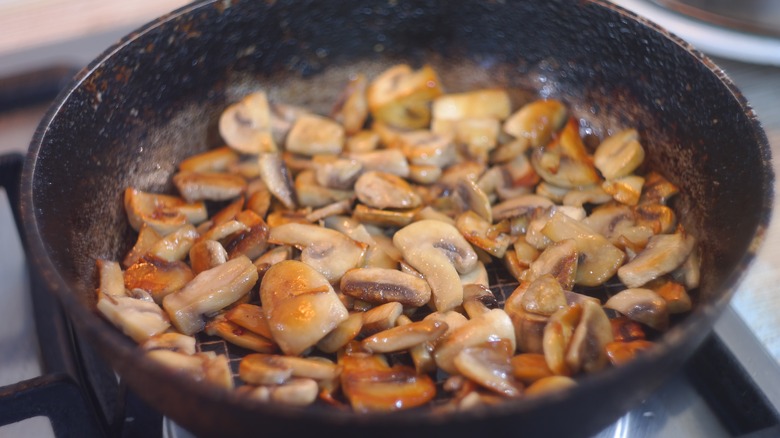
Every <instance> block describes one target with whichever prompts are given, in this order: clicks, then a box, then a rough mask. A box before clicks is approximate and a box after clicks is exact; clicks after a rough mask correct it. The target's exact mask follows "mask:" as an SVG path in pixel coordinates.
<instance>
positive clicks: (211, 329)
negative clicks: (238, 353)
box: [204, 315, 279, 353]
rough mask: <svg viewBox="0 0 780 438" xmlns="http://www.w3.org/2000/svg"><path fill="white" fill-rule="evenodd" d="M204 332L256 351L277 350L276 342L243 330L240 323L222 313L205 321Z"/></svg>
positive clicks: (273, 351) (271, 351)
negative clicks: (232, 320) (226, 317)
mask: <svg viewBox="0 0 780 438" xmlns="http://www.w3.org/2000/svg"><path fill="white" fill-rule="evenodd" d="M204 332H205V333H206V334H207V335H209V336H219V337H220V338H222V339H224V340H226V341H228V342H230V343H231V344H233V345H238V346H239V347H241V348H246V349H247V350H252V351H257V352H258V353H275V352H277V351H278V350H279V348H278V347H277V346H276V344H275V343H274V342H273V341H271V340H270V339H269V338H266V337H265V336H261V335H259V334H257V333H255V332H253V331H250V330H245V329H244V328H243V327H241V326H240V325H238V324H235V323H233V322H230V321H228V320H227V319H225V317H224V316H223V315H220V316H218V317H217V318H214V319H213V320H211V321H209V322H208V323H206V328H205V329H204Z"/></svg>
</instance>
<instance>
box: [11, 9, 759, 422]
mask: <svg viewBox="0 0 780 438" xmlns="http://www.w3.org/2000/svg"><path fill="white" fill-rule="evenodd" d="M399 62H406V63H409V64H412V65H416V66H419V65H422V64H423V63H428V64H430V65H432V66H433V67H434V68H435V69H436V70H437V71H438V72H439V74H440V76H441V77H442V82H443V84H445V86H446V87H447V89H448V90H450V91H459V90H466V89H474V88H477V87H487V86H505V87H509V88H511V89H513V90H525V92H526V93H527V96H526V97H527V98H528V97H530V96H536V97H545V98H546V97H550V98H557V99H561V100H563V101H564V102H566V103H567V104H568V105H569V107H570V108H571V111H572V113H573V114H574V115H575V116H576V117H578V118H581V119H583V120H587V121H588V122H587V123H583V125H582V128H583V132H587V133H589V134H592V135H595V136H598V137H604V136H605V135H607V134H609V133H610V132H612V131H614V130H618V129H622V128H627V127H634V128H637V129H638V131H639V133H640V135H641V137H642V138H643V144H644V146H645V148H646V150H647V155H648V157H647V159H646V160H647V162H648V165H649V167H651V168H654V169H657V170H659V171H661V172H662V173H663V174H665V175H667V176H668V177H670V179H671V180H672V181H673V182H674V183H676V184H677V185H678V186H680V187H681V194H680V196H678V197H677V203H676V205H675V208H676V209H677V211H678V212H679V218H680V220H681V221H682V222H683V224H684V225H685V226H686V228H687V229H688V230H689V231H690V232H692V233H693V234H694V235H695V236H696V237H697V238H698V239H699V241H700V242H701V250H702V255H703V257H702V259H703V260H702V272H703V278H702V280H701V287H700V289H699V290H698V292H697V294H696V297H695V298H696V306H695V310H694V311H693V312H692V314H690V315H689V316H688V317H686V318H684V319H683V320H682V321H681V322H680V323H679V324H677V325H675V326H674V327H673V328H672V329H671V330H670V331H669V332H668V334H666V335H665V336H664V337H663V339H662V340H661V342H660V344H659V346H658V347H657V348H654V349H652V350H650V351H649V353H648V354H647V355H645V356H643V357H640V358H638V359H637V360H635V361H633V362H632V363H630V364H628V365H626V366H623V367H619V368H616V369H610V370H608V371H606V372H602V373H598V374H595V375H591V376H587V377H585V378H583V379H582V380H581V382H580V385H578V386H577V387H576V388H574V389H572V390H568V391H565V392H561V393H557V394H553V395H549V396H545V397H541V398H538V399H533V400H531V399H524V400H517V401H511V402H507V403H504V404H500V405H498V406H493V407H490V408H483V409H475V410H473V411H468V412H459V413H455V414H441V415H438V414H437V415H432V414H431V413H430V412H428V411H425V410H414V411H408V412H399V413H393V414H386V415H378V414H377V415H373V414H372V415H360V416H358V415H354V414H352V413H349V412H345V411H341V410H337V409H321V408H309V409H297V408H286V407H280V406H276V405H262V404H259V403H258V404H253V403H248V402H246V401H242V400H240V399H239V398H238V397H237V396H235V395H234V394H232V393H226V392H223V391H221V390H219V389H218V388H215V387H211V386H209V385H206V384H193V383H192V382H191V381H190V380H189V379H188V378H186V377H183V376H181V375H177V374H175V373H172V372H171V371H169V370H167V369H165V368H163V367H161V366H159V365H158V364H156V363H153V362H151V361H149V360H147V359H146V358H144V357H142V356H141V355H140V354H139V351H138V349H137V348H136V346H135V345H134V343H133V342H132V341H130V340H129V339H128V338H126V337H124V336H123V335H122V334H120V332H119V331H118V330H116V329H114V328H113V327H112V326H110V325H109V323H107V322H106V321H105V320H103V319H102V318H100V317H99V316H98V315H97V313H96V312H95V310H94V306H95V287H96V284H97V282H96V275H95V259H96V258H99V257H101V258H108V259H113V260H117V259H119V258H120V256H121V255H122V254H124V252H125V251H127V249H128V248H130V247H131V246H132V243H133V239H134V233H133V232H132V230H131V229H130V227H129V225H128V223H127V221H126V218H125V214H124V212H123V209H122V202H121V193H122V190H123V189H124V188H125V187H128V186H134V187H137V188H140V189H142V190H147V191H169V192H172V191H173V188H172V187H171V185H170V183H169V177H170V176H171V174H172V173H173V172H174V171H175V169H176V165H177V163H178V162H179V161H181V160H182V159H183V158H184V157H186V156H188V155H191V154H194V153H197V152H200V151H203V150H206V149H208V148H210V147H215V146H218V145H220V144H221V143H220V139H219V136H218V134H217V130H216V120H217V119H218V115H219V113H220V111H221V110H222V109H223V108H224V107H225V106H226V105H227V104H228V103H230V102H233V101H235V100H238V99H239V98H240V97H241V96H243V95H244V94H246V93H248V92H250V91H252V90H256V89H263V90H266V91H268V93H269V97H270V99H272V100H279V101H284V102H287V103H293V104H299V105H305V106H308V107H311V108H314V109H315V110H317V111H320V112H323V113H327V112H328V111H329V109H330V105H331V104H332V103H333V102H335V99H336V97H337V94H338V93H339V92H340V90H341V89H342V88H343V86H344V84H345V83H346V80H347V78H348V77H349V75H350V74H352V73H356V72H364V73H366V74H367V75H369V76H371V75H374V74H376V73H377V72H379V71H381V70H383V69H385V68H387V67H389V66H391V65H393V64H396V63H399ZM611 130H612V131H611ZM773 179H774V175H773V173H772V170H771V163H770V149H769V146H768V143H767V139H766V136H765V134H764V133H763V131H762V129H761V127H760V124H759V122H758V121H757V120H756V118H755V115H754V114H753V112H752V111H751V110H750V108H749V107H748V105H747V104H746V102H745V100H744V98H743V97H742V96H741V94H740V93H739V91H738V90H737V89H736V87H735V86H734V85H733V84H732V83H731V82H730V80H729V79H728V78H727V77H726V76H725V74H724V73H723V72H722V71H721V70H720V69H719V68H718V67H717V66H716V65H714V64H713V63H712V62H711V61H710V60H708V59H707V58H706V57H704V56H702V55H701V54H700V53H698V52H697V51H695V50H694V49H692V48H691V47H690V46H688V45H687V44H686V43H684V42H682V41H680V40H679V39H677V38H675V37H674V36H672V35H669V34H668V33H666V32H664V31H663V30H661V29H659V28H658V27H657V26H655V25H653V24H652V23H649V22H647V21H644V20H642V19H640V18H637V17H636V16H634V15H632V14H631V13H629V12H627V11H625V10H622V9H620V8H618V7H615V6H613V5H611V4H610V3H608V2H606V1H601V0H545V1H525V2H521V1H511V0H504V1H468V2H466V1H462V2H460V1H459V2H451V1H450V2H448V1H434V0H417V1H405V0H392V1H387V0H385V1H370V0H346V1H338V2H320V1H284V0H277V1H265V2H261V1H235V0H233V1H228V0H225V1H202V2H197V3H194V4H192V5H189V6H186V7H184V8H182V9H180V10H178V11H175V12H173V13H171V14H169V15H167V16H164V17H161V18H159V19H158V20H156V21H154V22H152V23H150V24H148V25H147V26H145V27H143V28H141V29H140V30H138V31H137V32H135V33H133V34H131V35H128V36H127V37H126V38H125V39H123V40H122V41H121V42H119V43H118V44H116V45H115V46H113V47H111V48H110V49H108V50H107V51H106V52H105V53H103V54H102V55H101V56H100V57H99V58H98V59H96V60H95V61H94V62H92V63H91V64H90V65H89V66H88V67H86V68H85V69H84V70H82V71H81V72H80V73H79V74H78V75H77V76H76V77H75V78H74V80H73V81H72V83H71V84H70V86H69V87H68V89H66V90H65V91H64V92H63V93H62V94H61V95H60V96H59V98H58V99H57V101H56V103H55V105H53V106H52V108H51V109H50V111H49V112H48V114H47V116H46V117H45V118H44V120H43V121H42V123H41V125H40V127H39V129H38V131H37V133H36V136H35V138H34V140H33V143H32V145H31V147H30V150H29V153H28V156H27V160H26V163H25V167H24V172H23V181H22V211H23V219H24V225H25V234H26V237H27V239H28V241H29V243H30V258H31V259H32V262H33V263H34V265H35V267H36V268H37V269H38V270H39V271H40V275H41V276H42V278H43V280H44V281H45V283H46V284H47V285H48V287H49V288H50V289H51V291H52V292H53V293H54V294H55V295H56V296H57V297H58V298H59V300H60V301H61V302H62V303H63V307H64V308H65V310H66V312H67V314H68V315H69V316H70V318H71V319H72V320H73V322H74V325H75V327H76V330H77V333H78V335H79V336H80V338H81V339H83V340H85V341H86V342H88V343H89V344H90V345H91V346H92V347H94V349H95V350H97V351H98V353H99V354H100V355H101V356H102V357H104V358H105V359H106V360H107V361H108V363H109V364H110V365H111V366H112V367H113V368H114V369H115V370H116V372H117V373H118V375H119V376H121V378H122V379H125V381H126V382H127V383H128V385H129V386H130V387H131V388H132V389H133V390H134V391H135V392H137V393H138V394H140V395H141V397H143V398H144V399H145V400H146V401H147V402H148V403H149V404H151V405H152V406H153V407H155V408H157V409H159V410H160V411H162V412H163V413H164V414H166V415H168V416H169V417H171V418H172V419H173V420H175V421H176V422H177V423H179V424H180V425H182V426H184V427H185V428H187V429H189V430H191V431H193V432H195V433H197V434H199V435H202V436H216V435H219V436H227V435H250V434H251V435H261V434H262V435H266V436H272V435H280V434H287V435H292V436H296V434H303V433H312V432H314V433H317V434H324V435H328V436H329V435H336V434H338V435H340V436H353V435H354V436H366V435H367V434H370V435H371V436H399V434H403V435H405V436H406V435H415V436H423V435H427V436H431V435H436V436H444V435H450V436H472V435H477V434H479V435H480V436H490V434H494V433H495V434H523V435H530V436H533V435H542V434H543V435H547V436H564V435H566V436H578V435H589V434H593V433H595V432H597V431H598V430H600V429H601V428H603V427H605V426H606V425H607V424H609V423H611V422H612V421H614V420H615V419H617V418H618V417H619V416H620V415H621V414H622V413H624V412H626V411H627V410H629V409H630V408H631V407H632V406H634V405H635V404H636V403H638V402H639V401H640V400H642V398H644V397H646V396H647V395H648V394H649V393H650V392H651V391H652V390H653V389H655V388H656V387H657V386H658V385H659V384H660V383H661V382H662V381H663V379H664V378H665V377H667V376H668V375H669V374H670V373H672V372H673V371H674V370H676V369H677V368H678V367H679V366H680V365H681V364H682V363H683V362H684V361H685V359H686V358H687V357H688V356H689V355H690V354H691V353H692V352H693V351H694V350H695V348H696V347H697V346H698V345H699V344H700V342H701V341H702V340H703V339H704V338H705V336H707V335H708V334H709V332H710V330H711V327H712V324H713V322H714V320H715V319H716V317H717V316H718V314H719V313H720V312H721V310H722V309H723V308H724V306H726V304H727V302H728V300H729V298H730V297H731V295H732V294H733V292H734V289H735V286H736V284H737V282H738V280H739V279H740V278H741V277H742V275H743V274H744V272H745V269H746V267H747V266H748V264H749V262H750V261H751V259H752V258H753V256H754V252H755V250H756V249H757V246H758V244H759V243H760V242H761V241H762V239H763V236H764V233H765V230H766V227H767V224H768V221H769V218H770V212H771V200H772V190H773V188H772V187H773Z"/></svg>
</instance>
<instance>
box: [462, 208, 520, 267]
mask: <svg viewBox="0 0 780 438" xmlns="http://www.w3.org/2000/svg"><path fill="white" fill-rule="evenodd" d="M455 226H456V227H457V229H458V231H460V233H461V234H462V235H463V237H465V238H466V240H467V241H469V243H471V244H472V245H474V246H476V247H478V248H481V249H483V250H485V251H487V252H488V253H489V254H490V255H492V256H494V257H497V258H501V257H503V256H504V253H505V252H506V250H507V248H509V245H511V244H512V240H513V239H512V237H511V236H509V235H508V234H504V233H493V232H491V224H490V222H488V221H486V220H485V219H483V218H482V217H481V216H479V215H477V214H476V213H475V212H474V211H472V210H468V211H466V212H465V213H463V214H461V215H459V216H458V217H457V219H456V221H455Z"/></svg>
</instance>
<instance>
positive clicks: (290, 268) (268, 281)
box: [260, 260, 348, 356]
mask: <svg viewBox="0 0 780 438" xmlns="http://www.w3.org/2000/svg"><path fill="white" fill-rule="evenodd" d="M260 301H261V304H262V307H263V310H264V312H265V315H266V319H267V320H268V324H269V326H270V329H271V333H272V334H273V339H274V340H275V341H276V342H277V343H278V344H279V347H280V348H281V349H282V351H284V353H285V354H288V355H293V356H295V355H299V354H301V353H302V352H304V351H305V350H306V349H308V348H309V347H311V346H313V345H315V344H316V343H317V342H319V341H320V339H322V338H323V337H324V336H325V335H327V334H328V333H329V332H330V331H331V330H333V329H334V328H335V327H336V326H338V325H339V324H340V323H341V322H342V321H344V320H345V319H347V317H348V313H347V309H346V308H345V307H344V304H342V303H341V301H340V300H339V298H338V295H336V292H335V291H334V290H333V287H332V286H331V285H330V283H329V282H328V279H327V278H326V277H324V276H323V275H322V274H320V273H319V272H318V271H317V270H315V269H314V268H312V267H310V266H309V265H307V264H306V263H303V262H298V261H295V260H286V261H283V262H279V263H277V264H275V265H273V266H272V267H271V268H270V269H268V272H266V273H265V275H264V276H263V281H262V283H261V284H260Z"/></svg>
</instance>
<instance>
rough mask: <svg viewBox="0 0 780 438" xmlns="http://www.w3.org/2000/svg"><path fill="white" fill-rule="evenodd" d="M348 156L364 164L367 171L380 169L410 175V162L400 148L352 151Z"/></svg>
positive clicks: (394, 173)
mask: <svg viewBox="0 0 780 438" xmlns="http://www.w3.org/2000/svg"><path fill="white" fill-rule="evenodd" d="M348 157H349V158H350V159H352V160H355V161H357V162H358V163H360V164H362V165H363V168H364V169H365V170H366V171H371V170H378V171H382V172H385V173H391V174H393V175H396V176H400V177H401V178H406V177H408V176H409V173H410V170H409V162H408V161H407V160H406V156H405V155H404V153H403V152H402V151H401V150H400V149H380V150H377V151H371V152H360V153H351V154H349V155H348Z"/></svg>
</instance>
